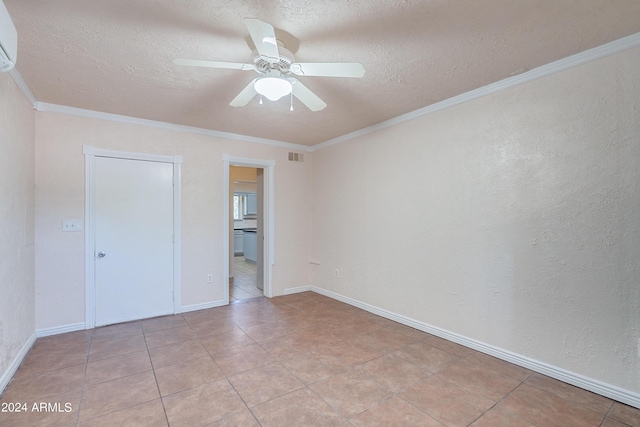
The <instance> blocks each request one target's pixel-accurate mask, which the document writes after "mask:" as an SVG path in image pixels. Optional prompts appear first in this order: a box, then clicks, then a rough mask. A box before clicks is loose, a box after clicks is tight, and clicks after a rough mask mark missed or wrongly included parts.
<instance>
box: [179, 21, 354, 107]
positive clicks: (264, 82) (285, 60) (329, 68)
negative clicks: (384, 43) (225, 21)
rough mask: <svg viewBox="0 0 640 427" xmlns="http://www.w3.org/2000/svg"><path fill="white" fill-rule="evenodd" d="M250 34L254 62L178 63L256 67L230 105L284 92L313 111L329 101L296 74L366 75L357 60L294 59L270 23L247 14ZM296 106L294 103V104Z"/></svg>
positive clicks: (276, 96) (274, 97)
mask: <svg viewBox="0 0 640 427" xmlns="http://www.w3.org/2000/svg"><path fill="white" fill-rule="evenodd" d="M244 23H245V25H246V26H247V29H248V30H249V35H250V36H251V39H252V40H253V43H254V44H255V46H256V52H254V55H253V63H252V64H243V63H237V62H220V61H205V60H199V59H174V60H173V63H174V64H176V65H186V66H192V67H209V68H226V69H232V70H243V71H249V70H253V71H255V72H257V73H258V74H259V76H258V77H256V78H255V79H253V80H252V81H251V82H250V83H249V84H248V85H247V86H246V87H245V88H244V89H243V90H242V91H241V92H240V93H239V94H238V96H236V97H235V98H234V99H233V100H232V101H231V102H230V104H229V105H231V106H233V107H243V106H245V105H247V104H248V103H249V101H251V100H252V99H253V97H255V96H256V95H260V103H262V97H265V98H267V99H269V100H270V101H277V100H278V99H280V98H282V97H283V96H286V95H290V96H295V97H296V98H298V99H299V100H300V101H301V102H302V103H303V104H304V105H306V106H307V107H308V108H309V109H310V110H311V111H320V110H322V109H323V108H325V107H326V106H327V104H326V103H325V102H324V101H323V100H322V99H320V98H319V97H318V96H317V95H316V94H315V93H313V92H312V91H311V90H309V88H307V87H306V86H305V85H303V84H302V83H301V82H300V81H299V80H298V79H297V78H295V77H294V76H293V75H294V74H295V75H297V76H322V77H357V78H360V77H362V76H364V73H365V69H364V67H363V66H362V64H360V63H358V62H344V63H319V62H303V63H301V62H294V57H293V54H292V53H291V52H290V51H289V50H287V49H286V48H285V47H284V44H283V43H282V42H281V41H280V40H277V39H276V35H275V31H274V29H273V27H272V26H271V24H268V23H266V22H263V21H260V20H258V19H254V18H244ZM291 109H292V110H293V105H292V106H291Z"/></svg>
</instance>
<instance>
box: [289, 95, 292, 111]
mask: <svg viewBox="0 0 640 427" xmlns="http://www.w3.org/2000/svg"><path fill="white" fill-rule="evenodd" d="M289 97H290V98H291V107H290V108H289V111H293V92H291V93H290V94H289Z"/></svg>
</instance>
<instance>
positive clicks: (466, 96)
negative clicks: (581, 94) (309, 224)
mask: <svg viewBox="0 0 640 427" xmlns="http://www.w3.org/2000/svg"><path fill="white" fill-rule="evenodd" d="M637 47H640V33H636V34H632V35H630V36H627V37H623V38H621V39H618V40H614V41H612V42H610V43H606V44H603V45H601V46H598V47H594V48H592V49H589V50H585V51H584V52H580V53H576V54H575V55H571V56H567V57H566V58H562V59H559V60H557V61H554V62H551V63H549V64H546V65H542V66H540V67H538V68H534V69H532V70H529V71H527V72H524V73H522V74H518V75H517V76H513V77H509V78H506V79H504V80H500V81H498V82H495V83H491V84H489V85H487V86H483V87H481V88H478V89H474V90H471V91H469V92H466V93H463V94H461V95H457V96H454V97H452V98H449V99H445V100H444V101H440V102H437V103H435V104H432V105H428V106H426V107H423V108H419V109H417V110H414V111H411V112H409V113H406V114H403V115H401V116H397V117H394V118H392V119H389V120H385V121H383V122H380V123H377V124H375V125H373V126H368V127H366V128H362V129H359V130H357V131H354V132H350V133H347V134H344V135H341V136H339V137H337V138H333V139H329V140H327V141H324V142H321V143H319V144H316V145H313V146H312V147H311V150H310V151H316V150H320V149H323V148H327V147H331V146H332V145H336V144H340V143H343V142H346V141H349V140H352V139H355V138H358V137H360V136H364V135H368V134H370V133H373V132H377V131H379V130H382V129H386V128H388V127H391V126H395V125H397V124H400V123H404V122H406V121H409V120H413V119H415V118H417V117H422V116H426V115H429V114H432V113H435V112H437V111H441V110H444V109H447V108H450V107H454V106H456V105H459V104H462V103H465V102H469V101H472V100H474V99H478V98H481V97H483V96H487V95H491V94H493V93H496V92H500V91H502V90H505V89H509V88H512V87H515V86H518V85H521V84H524V83H528V82H531V81H534V80H537V79H540V78H543V77H547V76H549V75H552V74H556V73H559V72H562V71H565V70H568V69H570V68H574V67H577V66H579V65H583V64H587V63H589V62H593V61H596V60H598V59H602V58H605V57H607V56H611V55H615V54H617V53H620V52H624V51H627V50H630V49H633V48H637Z"/></svg>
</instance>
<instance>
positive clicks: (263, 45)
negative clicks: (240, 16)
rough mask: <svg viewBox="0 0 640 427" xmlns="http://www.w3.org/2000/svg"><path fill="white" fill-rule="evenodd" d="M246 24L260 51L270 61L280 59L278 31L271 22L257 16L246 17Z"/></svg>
mask: <svg viewBox="0 0 640 427" xmlns="http://www.w3.org/2000/svg"><path fill="white" fill-rule="evenodd" d="M244 24H245V25H246V26H247V29H248V30H249V34H250V35H251V40H253V43H254V44H255V45H256V50H257V51H258V53H259V54H260V55H261V56H263V57H265V58H267V59H268V60H270V61H273V62H274V63H275V62H278V61H280V53H279V51H278V42H277V41H276V33H275V30H274V29H273V26H271V24H267V23H266V22H262V21H260V20H259V19H255V18H244Z"/></svg>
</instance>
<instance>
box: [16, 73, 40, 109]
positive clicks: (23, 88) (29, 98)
mask: <svg viewBox="0 0 640 427" xmlns="http://www.w3.org/2000/svg"><path fill="white" fill-rule="evenodd" d="M9 75H10V76H11V78H12V79H13V81H14V82H15V84H16V86H18V88H19V89H20V90H21V91H22V94H23V95H24V97H25V98H27V101H29V104H31V106H32V107H33V108H34V109H35V108H36V104H37V103H38V100H37V99H36V97H35V95H34V94H33V92H31V89H29V86H28V85H27V82H25V81H24V79H23V78H22V75H21V74H20V72H19V71H18V69H17V68H16V67H13V68H12V69H11V70H9Z"/></svg>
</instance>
